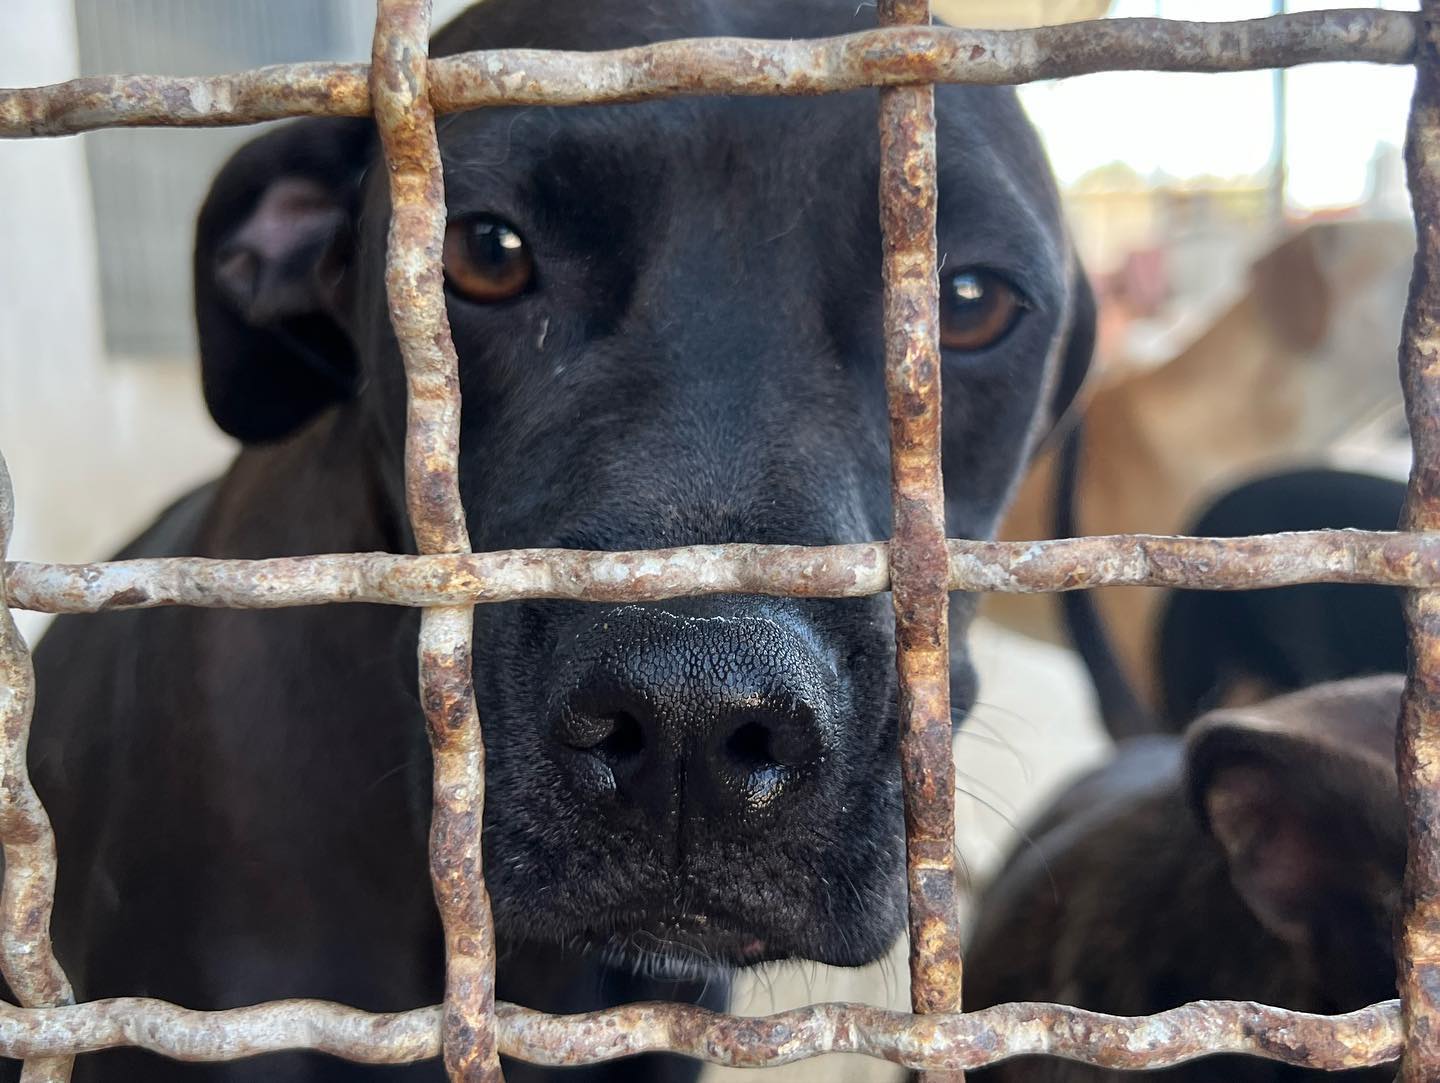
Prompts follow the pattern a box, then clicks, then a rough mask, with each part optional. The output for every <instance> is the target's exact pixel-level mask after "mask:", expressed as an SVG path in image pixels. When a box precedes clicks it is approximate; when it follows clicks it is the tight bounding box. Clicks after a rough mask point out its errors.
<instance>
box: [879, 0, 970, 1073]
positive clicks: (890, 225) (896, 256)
mask: <svg viewBox="0 0 1440 1083" xmlns="http://www.w3.org/2000/svg"><path fill="white" fill-rule="evenodd" d="M879 16H880V22H881V23H882V24H884V25H891V26H896V25H905V24H910V25H920V26H928V25H929V23H930V0H879ZM879 111H880V230H881V237H882V264H881V270H882V274H883V277H884V294H883V308H884V336H885V391H886V397H887V399H888V401H889V408H890V492H891V515H892V534H891V542H890V591H891V596H892V598H893V600H894V609H895V665H896V671H897V674H898V700H899V723H900V775H901V779H902V781H903V784H904V804H905V871H906V879H907V886H908V889H909V904H910V911H909V932H910V1005H911V1007H912V1008H913V1009H914V1010H915V1011H916V1012H955V1011H959V1010H960V971H961V960H960V913H959V907H958V897H957V879H956V866H955V763H954V759H953V757H952V755H951V748H950V742H951V720H950V628H949V620H948V617H947V613H948V609H949V602H950V596H949V582H950V565H949V552H948V550H947V549H946V546H945V493H944V486H943V484H942V483H941V480H940V434H941V424H940V341H939V335H940V312H939V278H938V275H937V271H936V268H937V266H938V262H939V257H938V254H937V252H936V242H935V207H936V182H935V88H934V87H933V86H898V87H887V88H883V89H882V90H881V91H880V105H879ZM933 1078H937V1079H938V1078H939V1077H933Z"/></svg>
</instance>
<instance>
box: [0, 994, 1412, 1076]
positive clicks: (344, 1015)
mask: <svg viewBox="0 0 1440 1083" xmlns="http://www.w3.org/2000/svg"><path fill="white" fill-rule="evenodd" d="M440 1029H441V1009H440V1008H439V1007H438V1006H437V1007H431V1008H418V1009H415V1010H413V1011H408V1012H400V1013H396V1014H390V1015H377V1014H371V1013H369V1012H362V1011H360V1010H358V1009H355V1008H347V1007H343V1006H341V1005H339V1004H333V1003H330V1002H327V1001H315V1000H292V1001H277V1002H273V1003H269V1004H260V1005H255V1006H253V1007H247V1008H232V1009H229V1010H227V1011H216V1012H200V1011H190V1010H188V1009H185V1008H179V1007H176V1006H175V1005H173V1004H167V1003H165V1002H164V1001H159V1000H147V999H142V998H138V997H127V998H120V999H116V1000H102V1001H96V1002H94V1003H90V1004H80V1005H75V1006H71V1007H63V1008H33V1009H26V1008H16V1007H13V1006H11V1005H8V1004H0V1056H7V1057H20V1056H26V1057H30V1056H43V1055H49V1056H53V1055H58V1054H62V1053H63V1054H68V1053H86V1052H94V1051H97V1050H101V1049H111V1048H115V1047H117V1046H122V1045H133V1046H139V1047H140V1048H142V1049H148V1050H151V1051H152V1052H156V1053H160V1054H163V1055H164V1056H167V1057H172V1058H176V1059H179V1060H187V1061H220V1060H234V1059H237V1058H239V1057H246V1056H254V1055H256V1054H260V1053H273V1052H278V1051H280V1050H289V1049H310V1050H318V1051H321V1052H325V1053H330V1054H333V1055H335V1056H339V1057H344V1058H345V1059H347V1060H352V1061H359V1062H363V1063H368V1064H403V1063H409V1062H412V1061H418V1060H427V1059H429V1058H432V1057H435V1056H437V1055H438V1054H439V1052H440ZM496 1034H497V1038H498V1042H499V1048H500V1051H501V1052H502V1053H504V1054H507V1055H509V1056H512V1057H516V1058H519V1059H521V1060H527V1061H531V1062H534V1063H540V1064H551V1065H577V1064H593V1063H596V1062H599V1061H605V1060H614V1059H616V1058H618V1057H625V1056H631V1055H633V1054H636V1053H645V1052H654V1051H659V1050H670V1051H674V1052H678V1053H681V1054H683V1055H685V1056H690V1057H694V1058H697V1059H699V1060H704V1061H709V1062H710V1063H713V1064H725V1065H733V1066H738V1067H757V1068H758V1067H765V1066H772V1065H779V1064H789V1063H791V1062H793V1061H798V1060H804V1059H806V1058H808V1057H812V1056H818V1055H820V1054H822V1053H859V1054H862V1055H865V1056H869V1057H876V1058H879V1059H882V1060H887V1061H892V1062H894V1063H896V1064H903V1065H906V1066H907V1067H910V1068H921V1069H926V1068H928V1069H932V1070H934V1069H939V1070H959V1069H971V1068H979V1067H983V1066H984V1065H987V1064H994V1063H996V1062H998V1061H1001V1060H1004V1059H1006V1058H1008V1057H1015V1056H1024V1055H1033V1054H1047V1055H1051V1056H1060V1057H1066V1058H1068V1059H1070V1060H1078V1061H1083V1062H1085V1063H1087V1064H1098V1065H1104V1066H1106V1067H1111V1068H1122V1069H1143V1068H1160V1067H1165V1066H1168V1065H1173V1064H1180V1063H1183V1062H1184V1061H1187V1060H1193V1059H1195V1058H1197V1057H1201V1056H1209V1055H1211V1054H1213V1053H1242V1054H1250V1055H1253V1056H1257V1057H1263V1058H1266V1059H1269V1060H1276V1061H1282V1062H1284V1063H1287V1064H1296V1065H1305V1066H1309V1067H1312V1068H1323V1069H1327V1070H1336V1069H1341V1068H1358V1067H1366V1066H1370V1065H1376V1064H1385V1063H1388V1062H1390V1061H1392V1060H1394V1059H1395V1058H1396V1057H1398V1056H1399V1054H1400V1048H1401V1032H1400V1006H1399V1002H1398V1001H1394V1000H1392V1001H1386V1002H1384V1003H1381V1004H1376V1005H1372V1006H1371V1007H1368V1008H1362V1009H1361V1010H1359V1011H1355V1012H1351V1013H1349V1014H1348V1015H1339V1016H1320V1015H1309V1014H1306V1013H1304V1012H1293V1011H1287V1010H1285V1009H1281V1008H1271V1007H1266V1006H1263V1005H1259V1004H1252V1003H1248V1002H1226V1001H1197V1002H1196V1003H1193V1004H1187V1005H1185V1006H1184V1007H1180V1008H1173V1009H1171V1010H1170V1011H1166V1012H1161V1013H1159V1014H1158V1015H1152V1016H1141V1017H1136V1018H1123V1017H1120V1016H1113V1015H1101V1014H1099V1013H1097V1012H1088V1011H1084V1010H1082V1009H1080V1008H1071V1007H1066V1006H1063V1005H1047V1004H1002V1005H998V1006H996V1007H993V1008H986V1009H984V1010H982V1011H978V1012H970V1013H967V1014H944V1013H939V1014H934V1015H927V1016H915V1015H907V1014H905V1013H902V1012H893V1011H887V1010H885V1009H883V1008H872V1007H869V1006H866V1005H860V1004H817V1005H812V1006H810V1007H807V1008H796V1009H793V1010H791V1011H785V1012H780V1013H778V1014H775V1015H770V1016H761V1017H758V1018H749V1017H741V1016H727V1015H717V1014H715V1013H713V1012H709V1011H705V1010H704V1009H701V1008H695V1007H691V1006H689V1005H682V1004H630V1005H626V1006H625V1007H621V1008H613V1009H610V1010H608V1011H602V1012H593V1013H590V1014H588V1015H577V1016H553V1015H545V1014H544V1013H542V1012H537V1011H532V1010H531V1009H528V1008H520V1007H517V1006H515V1005H511V1004H500V1005H498V1006H497V1008H496Z"/></svg>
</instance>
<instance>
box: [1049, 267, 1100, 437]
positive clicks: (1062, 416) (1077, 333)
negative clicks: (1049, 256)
mask: <svg viewBox="0 0 1440 1083" xmlns="http://www.w3.org/2000/svg"><path fill="white" fill-rule="evenodd" d="M1070 277H1071V286H1070V326H1069V328H1068V329H1067V330H1066V334H1065V346H1064V349H1063V350H1062V352H1061V354H1060V370H1059V371H1058V372H1057V373H1056V374H1055V384H1054V386H1053V388H1052V389H1051V391H1050V413H1049V426H1048V431H1049V433H1050V434H1052V435H1059V434H1061V433H1063V432H1064V431H1065V430H1067V429H1068V428H1069V426H1070V424H1071V422H1072V420H1073V418H1074V413H1075V412H1076V411H1078V409H1079V401H1078V400H1079V397H1080V389H1081V388H1082V387H1083V386H1084V385H1085V379H1086V377H1087V376H1088V375H1089V374H1090V362H1091V359H1092V358H1093V357H1094V354H1095V320H1096V309H1095V291H1094V290H1093V289H1092V288H1091V286H1090V279H1089V278H1088V277H1087V276H1086V274H1085V268H1084V267H1082V266H1080V261H1079V260H1078V259H1077V260H1075V261H1074V266H1073V269H1072V270H1071V276H1070ZM1049 442H1050V438H1049V437H1047V438H1046V443H1047V444H1048V443H1049Z"/></svg>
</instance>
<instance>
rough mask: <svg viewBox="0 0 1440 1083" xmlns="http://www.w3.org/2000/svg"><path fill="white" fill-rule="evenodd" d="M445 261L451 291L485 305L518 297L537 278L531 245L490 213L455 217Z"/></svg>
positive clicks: (447, 237)
mask: <svg viewBox="0 0 1440 1083" xmlns="http://www.w3.org/2000/svg"><path fill="white" fill-rule="evenodd" d="M443 260H444V264H445V281H446V282H447V283H448V284H449V286H450V288H451V290H453V291H454V292H455V293H458V294H459V295H460V296H461V297H464V298H466V299H467V300H470V301H478V302H479V303H481V304H494V303H495V302H497V301H508V300H509V299H510V298H512V297H516V296H518V295H520V294H521V293H524V292H525V290H526V288H527V287H529V285H530V283H531V280H532V279H533V278H534V277H535V261H534V259H533V258H531V255H530V248H529V246H528V245H526V243H525V241H524V240H523V239H522V238H521V236H520V234H519V233H517V232H516V231H515V228H514V227H513V226H511V225H510V223H508V222H506V221H505V220H504V219H501V218H496V217H494V216H493V215H489V214H475V215H470V216H468V217H465V218H455V219H452V220H451V221H450V222H449V223H448V224H447V225H446V226H445V248H444V256H443Z"/></svg>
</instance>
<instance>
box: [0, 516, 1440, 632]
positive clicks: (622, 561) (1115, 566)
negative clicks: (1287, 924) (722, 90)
mask: <svg viewBox="0 0 1440 1083" xmlns="http://www.w3.org/2000/svg"><path fill="white" fill-rule="evenodd" d="M946 544H947V547H948V549H949V564H950V573H949V589H950V590H952V591H954V590H965V591H982V592H989V591H998V592H1003V593H1009V594H1046V593H1053V592H1057V591H1066V590H1084V589H1088V588H1092V587H1116V586H1146V587H1183V588H1185V589H1188V590H1254V589H1257V588H1262V587H1284V586H1294V585H1296V584H1299V583H1378V584H1382V585H1385V586H1392V587H1440V535H1436V534H1420V533H1387V532H1380V531H1363V530H1314V531H1305V532H1301V533H1294V534H1264V535H1257V536H1254V537H1242V538H1172V537H1160V536H1156V535H1149V534H1119V535H1112V536H1107V537H1091V538H1063V539H1060V540H1057V541H1041V542H974V541H960V540H955V539H952V540H950V541H949V542H947V543H946ZM888 553H889V546H888V545H886V544H885V543H884V542H862V543H859V544H855V545H832V546H817V547H814V548H809V547H805V546H798V545H739V544H737V545H697V546H692V547H689V548H683V549H653V550H646V551H641V552H633V553H595V552H583V551H580V550H575V549H515V550H508V551H503V552H495V553H453V554H451V553H447V554H437V555H431V556H397V555H395V554H392V553H340V554H334V555H326V556H309V557H275V558H272V559H268V560H212V559H208V558H204V557H164V558H157V559H147V560H121V561H113V562H110V563H99V564H37V563H31V562H27V561H17V562H15V563H13V564H8V565H5V566H4V568H5V576H6V580H7V582H8V585H9V590H10V604H11V606H13V607H14V608H16V609H28V610H32V611H34V612H39V613H103V612H108V611H110V610H114V609H151V608H154V607H156V606H164V605H191V606H201V607H205V608H211V609H216V608H222V609H282V608H287V607H290V606H297V605H324V604H328V603H346V602H369V603H374V604H380V605H406V606H427V605H430V606H435V605H475V604H483V603H488V602H510V601H519V600H521V599H536V598H544V599H557V600H566V601H592V602H607V603H613V602H627V601H628V602H653V601H660V600H662V599H665V598H679V597H689V596H693V595H698V594H768V595H775V596H787V595H788V596H795V597H807V598H858V597H862V596H864V595H868V594H879V593H881V592H882V591H886V590H889V589H890V566H889V555H888Z"/></svg>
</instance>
